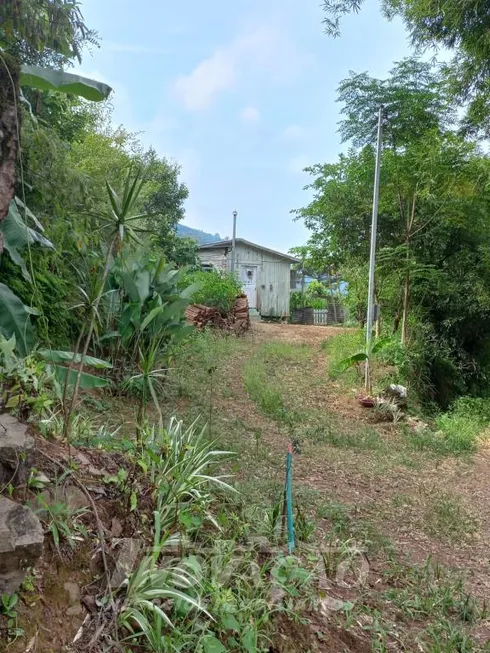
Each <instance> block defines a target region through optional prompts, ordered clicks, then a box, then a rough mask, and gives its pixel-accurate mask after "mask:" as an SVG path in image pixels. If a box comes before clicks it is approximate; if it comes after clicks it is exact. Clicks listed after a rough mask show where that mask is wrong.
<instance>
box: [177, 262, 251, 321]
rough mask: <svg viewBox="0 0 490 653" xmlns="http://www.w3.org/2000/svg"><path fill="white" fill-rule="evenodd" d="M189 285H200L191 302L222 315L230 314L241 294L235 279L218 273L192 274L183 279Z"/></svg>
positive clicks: (240, 288) (229, 275)
mask: <svg viewBox="0 0 490 653" xmlns="http://www.w3.org/2000/svg"><path fill="white" fill-rule="evenodd" d="M191 283H199V284H200V289H199V290H198V291H197V292H196V294H195V295H194V297H193V301H194V302H195V303H196V304H203V305H204V306H210V307H213V308H217V309H218V310H219V312H220V313H221V314H222V315H226V314H227V313H229V312H230V310H231V309H232V307H233V302H234V301H235V299H236V298H237V297H238V296H239V295H240V294H241V293H242V287H241V284H240V282H239V281H238V279H237V278H236V277H234V276H233V275H232V274H226V273H221V272H218V271H211V272H201V271H199V272H192V273H191V274H188V275H187V276H186V278H185V285H190V284H191Z"/></svg>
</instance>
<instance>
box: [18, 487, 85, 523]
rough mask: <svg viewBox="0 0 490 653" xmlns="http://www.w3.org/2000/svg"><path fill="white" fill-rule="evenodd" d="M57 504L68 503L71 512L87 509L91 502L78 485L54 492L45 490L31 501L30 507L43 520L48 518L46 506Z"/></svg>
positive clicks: (56, 489)
mask: <svg viewBox="0 0 490 653" xmlns="http://www.w3.org/2000/svg"><path fill="white" fill-rule="evenodd" d="M56 503H66V505H67V506H68V508H69V509H70V510H71V511H74V510H78V509H79V508H87V507H88V506H89V505H90V502H89V500H88V498H87V496H86V494H85V492H83V491H82V490H81V489H80V488H79V487H77V486H76V485H63V486H57V487H55V488H53V489H52V490H48V489H46V490H43V491H42V492H40V493H39V494H37V495H36V496H35V498H34V499H32V500H30V501H29V506H30V507H31V508H32V509H33V510H34V511H35V513H36V514H37V515H39V517H40V518H41V519H44V518H45V517H46V504H47V505H48V506H52V505H55V504H56Z"/></svg>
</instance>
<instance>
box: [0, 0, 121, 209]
mask: <svg viewBox="0 0 490 653" xmlns="http://www.w3.org/2000/svg"><path fill="white" fill-rule="evenodd" d="M90 34H91V33H90V32H89V30H88V29H87V28H86V26H85V24H84V22H83V17H82V15H81V13H80V9H79V7H78V4H77V3H75V2H65V0H6V1H5V2H3V3H2V4H1V5H0V221H1V220H3V219H4V218H5V216H6V215H7V214H8V211H9V205H10V202H11V201H12V198H13V196H14V183H15V163H16V158H17V152H18V149H19V133H20V111H19V106H20V94H19V90H20V85H21V84H25V85H27V86H30V87H34V88H38V89H41V90H50V89H57V90H61V91H63V92H65V93H72V94H76V95H81V96H83V97H85V98H87V99H91V100H101V99H104V98H106V97H107V96H108V95H109V93H110V91H111V89H110V87H108V86H107V85H106V84H101V83H99V82H95V81H93V80H87V79H85V78H83V77H80V76H78V75H70V74H68V73H63V72H62V71H59V70H51V69H45V68H42V67H39V66H37V65H36V66H33V65H30V62H32V61H34V63H36V64H38V63H43V62H48V63H51V64H52V65H57V66H58V67H59V66H60V65H61V64H63V63H67V62H70V61H71V59H73V58H74V57H76V58H78V59H79V60H80V45H81V44H82V43H84V42H85V41H87V40H90V38H91V37H90ZM25 62H27V63H28V64H29V65H23V66H22V67H21V64H23V63H24V64H25Z"/></svg>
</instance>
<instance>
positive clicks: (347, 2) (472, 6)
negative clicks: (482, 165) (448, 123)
mask: <svg viewBox="0 0 490 653" xmlns="http://www.w3.org/2000/svg"><path fill="white" fill-rule="evenodd" d="M363 2H364V0H324V9H325V12H326V17H325V20H324V24H325V29H326V32H327V33H328V34H330V35H332V36H339V35H340V20H341V18H342V16H343V15H345V14H348V13H351V12H358V11H359V10H360V9H361V7H362V4H363ZM381 7H382V9H383V12H384V13H385V15H386V16H387V18H389V19H392V18H393V17H395V16H399V17H401V18H402V19H403V21H404V23H405V25H406V27H407V29H408V31H409V33H410V36H411V39H412V43H413V45H414V46H415V47H417V49H419V50H420V49H424V48H429V47H431V48H440V47H444V48H446V49H448V50H451V51H454V52H455V55H454V57H453V60H452V62H451V63H450V64H449V65H444V66H443V69H444V71H445V73H446V75H447V79H448V81H449V82H450V86H451V91H452V94H453V96H454V97H455V98H457V99H458V101H459V103H460V104H461V106H464V107H465V108H466V109H467V111H466V119H465V121H464V123H465V125H464V126H465V128H466V129H467V130H470V131H473V132H475V133H476V132H480V133H481V134H482V135H483V136H488V133H489V128H488V115H489V112H490V90H489V78H490V42H489V39H488V32H489V29H490V13H489V6H488V2H481V1H480V0H381Z"/></svg>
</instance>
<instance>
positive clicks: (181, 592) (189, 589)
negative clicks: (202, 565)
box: [119, 511, 210, 653]
mask: <svg viewBox="0 0 490 653" xmlns="http://www.w3.org/2000/svg"><path fill="white" fill-rule="evenodd" d="M154 518H155V533H154V542H153V550H152V552H151V554H149V555H147V556H145V557H144V558H143V559H142V560H141V562H140V564H139V565H138V567H137V569H136V570H135V571H134V572H133V573H132V574H131V576H130V577H129V578H128V579H127V581H126V582H125V586H126V596H125V599H124V603H123V606H122V608H121V611H120V614H119V623H120V625H121V626H122V627H123V628H124V629H125V630H126V631H128V632H129V633H130V634H129V636H128V639H130V640H135V639H136V640H143V641H144V642H145V644H146V645H147V646H148V647H149V650H151V651H155V653H164V652H166V651H168V650H169V629H173V628H174V626H173V623H172V620H171V619H170V616H169V614H168V612H170V608H171V606H172V605H173V604H178V605H180V606H186V609H187V610H191V609H193V608H194V609H196V610H198V611H200V612H203V613H204V614H206V615H207V616H208V617H210V615H209V614H208V613H207V612H206V610H205V609H204V607H203V605H202V603H201V598H200V578H199V577H198V575H197V574H196V573H195V572H196V566H195V565H190V564H188V563H187V562H186V561H180V563H177V560H176V559H175V558H173V559H171V560H168V559H167V562H166V564H164V563H162V562H161V558H162V553H163V551H164V549H165V548H167V549H173V548H175V547H177V546H179V545H180V537H178V536H176V535H170V534H168V533H165V532H163V531H162V521H161V519H160V513H159V512H158V511H155V513H154Z"/></svg>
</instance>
